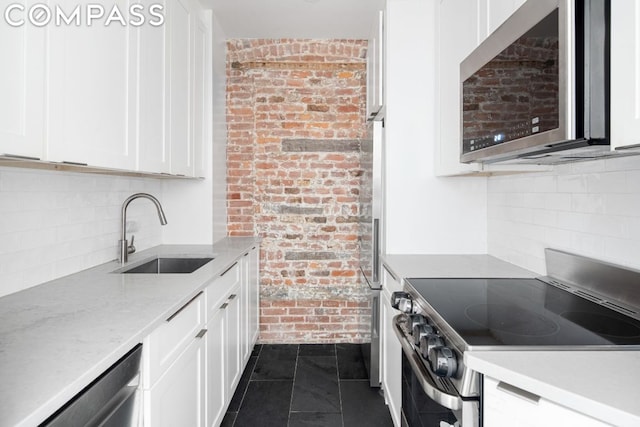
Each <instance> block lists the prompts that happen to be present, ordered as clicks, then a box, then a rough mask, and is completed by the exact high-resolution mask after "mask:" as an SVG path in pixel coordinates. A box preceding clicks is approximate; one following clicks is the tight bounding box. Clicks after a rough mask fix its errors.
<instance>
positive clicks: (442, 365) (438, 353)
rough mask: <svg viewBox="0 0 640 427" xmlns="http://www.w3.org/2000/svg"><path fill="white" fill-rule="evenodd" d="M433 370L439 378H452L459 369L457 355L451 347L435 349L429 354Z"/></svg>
mask: <svg viewBox="0 0 640 427" xmlns="http://www.w3.org/2000/svg"><path fill="white" fill-rule="evenodd" d="M429 362H430V363H431V370H432V371H433V373H434V374H436V375H437V376H439V377H445V378H448V377H452V376H454V375H455V374H456V370H457V369H458V360H457V359H456V354H455V353H454V352H453V350H451V349H450V348H449V347H434V348H432V349H431V351H430V352H429Z"/></svg>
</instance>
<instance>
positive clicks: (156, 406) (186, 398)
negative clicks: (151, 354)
mask: <svg viewBox="0 0 640 427" xmlns="http://www.w3.org/2000/svg"><path fill="white" fill-rule="evenodd" d="M204 355H205V341H204V340H202V339H196V340H194V341H192V342H191V344H190V345H189V346H188V347H187V349H186V350H185V351H184V353H182V355H181V356H180V358H179V359H178V360H176V362H175V363H174V364H173V365H171V367H170V368H169V369H168V370H167V372H165V374H164V375H163V376H162V378H160V380H159V381H158V382H157V383H156V384H155V385H154V386H153V387H152V388H151V389H150V390H149V391H148V395H149V399H148V404H149V408H148V414H147V417H145V425H146V426H153V427H174V426H193V427H200V426H204V385H205V382H204V363H203V362H204Z"/></svg>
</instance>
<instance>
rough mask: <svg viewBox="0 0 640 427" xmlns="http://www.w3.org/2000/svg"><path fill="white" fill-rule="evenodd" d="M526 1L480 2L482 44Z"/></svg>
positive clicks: (486, 0)
mask: <svg viewBox="0 0 640 427" xmlns="http://www.w3.org/2000/svg"><path fill="white" fill-rule="evenodd" d="M524 2H525V0H482V1H480V26H481V28H480V40H479V41H480V42H482V40H484V38H485V37H487V36H488V35H489V34H491V33H493V32H494V31H495V30H496V28H498V27H499V26H500V25H502V23H503V22H504V21H506V19H507V18H508V17H509V16H511V15H512V14H513V12H515V11H516V10H518V8H519V7H520V6H522V4H523V3H524Z"/></svg>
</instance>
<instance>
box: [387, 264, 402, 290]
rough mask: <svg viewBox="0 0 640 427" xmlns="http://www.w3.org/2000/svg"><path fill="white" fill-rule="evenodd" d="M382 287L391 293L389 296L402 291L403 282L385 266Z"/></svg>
mask: <svg viewBox="0 0 640 427" xmlns="http://www.w3.org/2000/svg"><path fill="white" fill-rule="evenodd" d="M382 287H383V288H384V289H385V290H386V291H387V292H388V293H389V295H390V294H391V293H393V292H396V291H401V290H402V283H401V281H400V280H398V279H396V278H395V277H394V275H393V274H392V273H391V272H390V271H389V270H387V267H386V266H384V265H383V266H382Z"/></svg>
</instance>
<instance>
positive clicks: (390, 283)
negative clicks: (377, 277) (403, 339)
mask: <svg viewBox="0 0 640 427" xmlns="http://www.w3.org/2000/svg"><path fill="white" fill-rule="evenodd" d="M400 290H402V287H401V285H400V283H399V282H398V281H396V280H395V279H394V278H393V276H392V275H391V274H390V273H389V272H388V271H387V269H386V268H383V271H382V292H381V299H382V301H381V303H380V321H381V322H382V325H381V326H380V335H381V336H380V338H381V349H382V351H381V353H382V376H381V377H382V388H383V390H384V397H385V400H386V402H387V405H389V412H391V419H392V420H393V424H394V426H395V427H400V425H401V424H400V408H401V402H402V347H401V344H400V341H398V338H397V337H396V334H395V332H394V331H393V318H394V317H395V315H396V314H399V313H400V312H399V311H397V310H395V309H394V308H393V307H391V294H392V293H393V292H394V291H400Z"/></svg>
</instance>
